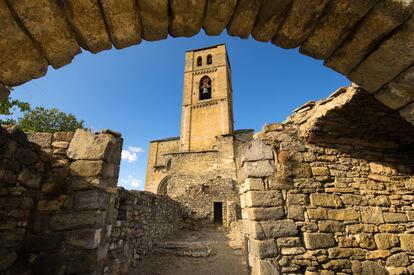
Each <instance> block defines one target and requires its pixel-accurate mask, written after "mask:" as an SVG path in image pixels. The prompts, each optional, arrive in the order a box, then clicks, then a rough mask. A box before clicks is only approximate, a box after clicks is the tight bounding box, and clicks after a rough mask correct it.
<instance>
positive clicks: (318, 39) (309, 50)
mask: <svg viewBox="0 0 414 275" xmlns="http://www.w3.org/2000/svg"><path fill="white" fill-rule="evenodd" d="M376 1H377V0H369V1H360V0H351V1H349V0H338V1H334V2H333V5H332V6H331V8H330V10H329V11H328V13H327V14H326V15H325V16H324V17H323V18H321V20H319V22H318V23H317V24H316V26H315V29H314V30H313V32H312V34H311V35H310V36H309V37H308V39H307V40H306V42H305V43H304V44H303V45H302V47H301V48H300V52H301V53H303V54H306V55H309V56H312V57H314V58H318V59H325V58H327V57H329V56H330V55H331V54H332V53H333V52H334V51H335V49H336V48H337V47H338V46H339V45H340V44H341V43H342V41H343V40H344V39H345V38H346V36H347V35H348V33H349V32H350V31H351V30H352V28H353V27H354V25H355V24H356V23H357V22H358V21H359V20H360V19H361V18H362V17H363V16H364V15H365V14H366V13H368V11H369V10H370V9H371V8H372V6H373V5H374V4H375V3H376Z"/></svg>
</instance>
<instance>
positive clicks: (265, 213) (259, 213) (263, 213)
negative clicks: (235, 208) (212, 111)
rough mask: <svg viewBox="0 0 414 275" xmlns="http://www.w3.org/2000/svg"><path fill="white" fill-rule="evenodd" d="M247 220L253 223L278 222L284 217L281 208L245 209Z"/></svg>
mask: <svg viewBox="0 0 414 275" xmlns="http://www.w3.org/2000/svg"><path fill="white" fill-rule="evenodd" d="M245 211H246V213H247V218H248V219H249V220H254V221H266V220H278V219H280V218H282V217H284V216H285V211H284V209H283V207H269V208H247V209H245Z"/></svg>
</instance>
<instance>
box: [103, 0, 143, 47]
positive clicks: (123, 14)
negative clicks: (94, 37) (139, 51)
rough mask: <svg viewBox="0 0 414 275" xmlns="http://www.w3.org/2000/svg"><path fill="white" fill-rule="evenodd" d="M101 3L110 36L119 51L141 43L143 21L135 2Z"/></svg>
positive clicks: (124, 0) (104, 0) (112, 0)
mask: <svg viewBox="0 0 414 275" xmlns="http://www.w3.org/2000/svg"><path fill="white" fill-rule="evenodd" d="M138 2H139V1H138ZM100 3H101V6H102V12H103V14H104V17H105V22H106V25H107V27H108V31H109V36H110V37H111V40H112V43H113V44H114V46H115V47H116V48H117V49H122V48H125V47H129V46H132V45H134V44H138V43H139V42H141V19H140V18H139V13H138V10H137V2H136V1H135V0H100Z"/></svg>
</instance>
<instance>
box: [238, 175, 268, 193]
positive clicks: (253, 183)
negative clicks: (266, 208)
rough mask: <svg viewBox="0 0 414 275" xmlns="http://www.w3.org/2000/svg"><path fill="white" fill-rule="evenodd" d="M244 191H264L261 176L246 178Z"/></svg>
mask: <svg viewBox="0 0 414 275" xmlns="http://www.w3.org/2000/svg"><path fill="white" fill-rule="evenodd" d="M243 189H244V190H245V191H249V190H255V191H264V190H265V185H264V182H263V179H261V178H247V179H246V180H245V181H244V188H243Z"/></svg>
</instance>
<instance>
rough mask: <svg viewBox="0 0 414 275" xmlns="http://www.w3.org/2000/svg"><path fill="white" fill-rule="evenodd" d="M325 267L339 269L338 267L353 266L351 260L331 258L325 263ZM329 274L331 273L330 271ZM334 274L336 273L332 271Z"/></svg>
mask: <svg viewBox="0 0 414 275" xmlns="http://www.w3.org/2000/svg"><path fill="white" fill-rule="evenodd" d="M323 267H324V268H326V269H329V270H332V269H333V270H338V269H346V268H350V267H351V262H350V261H349V260H344V259H341V260H331V261H329V262H327V263H326V264H324V265H323ZM328 274H329V273H328ZM332 274H334V273H332Z"/></svg>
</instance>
